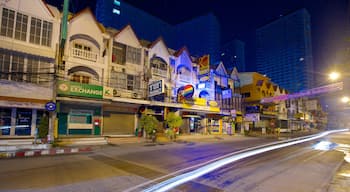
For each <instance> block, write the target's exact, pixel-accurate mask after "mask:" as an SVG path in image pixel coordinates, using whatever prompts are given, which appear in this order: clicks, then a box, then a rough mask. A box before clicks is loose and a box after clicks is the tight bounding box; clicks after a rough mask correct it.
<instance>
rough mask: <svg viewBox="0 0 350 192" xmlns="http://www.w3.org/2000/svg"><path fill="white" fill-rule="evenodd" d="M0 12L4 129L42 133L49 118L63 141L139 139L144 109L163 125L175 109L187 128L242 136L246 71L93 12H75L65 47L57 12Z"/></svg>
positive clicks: (24, 7)
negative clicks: (145, 36)
mask: <svg viewBox="0 0 350 192" xmlns="http://www.w3.org/2000/svg"><path fill="white" fill-rule="evenodd" d="M33 4H35V5H36V6H34V7H33V6H32V5H33ZM0 11H1V15H2V20H1V22H2V23H1V34H0V38H1V39H0V40H1V44H0V53H1V57H0V59H1V60H0V61H1V62H0V68H1V74H0V77H1V80H0V83H1V89H0V109H1V111H0V117H1V125H0V126H1V133H2V135H5V136H29V137H34V136H35V132H36V131H35V130H36V128H37V127H38V122H39V121H40V118H41V117H42V116H43V115H45V114H47V115H50V121H51V123H50V125H51V128H50V130H52V132H50V133H52V134H54V135H55V138H57V137H58V138H63V137H70V136H74V137H91V136H93V137H106V136H132V135H134V134H135V131H136V130H137V129H138V128H139V127H138V126H139V122H138V121H139V118H140V116H141V115H142V114H148V115H154V116H156V117H157V119H158V120H159V121H160V124H159V127H158V128H159V129H160V130H161V129H165V128H166V125H165V124H164V119H165V118H166V115H167V113H168V112H170V111H174V112H176V113H177V114H179V115H180V116H182V118H183V119H184V124H183V126H182V127H181V129H180V133H181V134H191V133H203V134H209V133H213V134H232V133H233V129H232V125H233V124H234V125H236V123H238V122H239V121H238V120H237V119H236V117H237V116H239V115H241V114H242V112H241V111H242V110H241V103H242V100H241V97H240V92H237V89H236V83H237V82H238V75H237V71H230V72H228V71H227V70H226V69H225V67H224V65H223V64H222V63H220V64H219V65H211V63H210V56H209V55H203V56H201V57H193V56H192V55H191V54H190V51H189V50H188V49H187V48H186V47H185V46H184V47H182V48H181V49H179V50H173V49H170V48H168V47H167V45H166V43H165V42H164V40H163V39H162V38H161V37H160V38H158V39H156V40H154V41H153V42H149V41H146V40H140V39H139V38H138V37H137V35H136V34H135V32H134V30H133V28H132V26H131V25H126V26H125V27H123V28H121V29H113V28H105V27H104V26H103V25H102V24H100V23H98V22H97V21H96V19H95V16H94V15H93V13H92V12H91V10H90V9H89V8H86V9H84V10H82V11H80V12H79V13H76V14H74V15H69V19H68V25H67V36H66V39H65V41H63V42H64V44H60V41H59V39H60V24H61V23H60V22H61V20H60V19H61V18H60V17H61V14H60V12H59V11H58V10H57V9H56V8H54V7H52V6H49V5H47V4H45V3H43V2H42V1H40V0H38V1H34V0H30V1H23V0H22V1H20V0H18V1H9V2H6V3H3V4H1V10H0ZM11 22H12V23H11ZM29 26H30V27H29ZM59 48H61V49H59ZM56 64H57V65H56ZM55 69H56V70H55ZM48 103H50V104H52V103H54V104H55V105H56V106H57V107H56V108H55V109H53V110H54V111H55V113H54V114H56V113H57V119H56V120H57V123H53V122H54V121H55V117H54V116H53V117H52V113H51V112H50V113H49V112H48V111H49V109H48V108H47V107H46V108H45V105H46V104H48ZM54 124H56V126H55V127H53V125H54Z"/></svg>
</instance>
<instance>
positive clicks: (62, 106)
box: [57, 100, 102, 135]
mask: <svg viewBox="0 0 350 192" xmlns="http://www.w3.org/2000/svg"><path fill="white" fill-rule="evenodd" d="M101 112H102V105H101V104H99V103H93V102H91V103H86V101H78V100H76V101H75V102H72V101H62V100H60V101H59V113H58V114H57V117H58V119H59V121H58V134H59V135H101V121H102V116H101Z"/></svg>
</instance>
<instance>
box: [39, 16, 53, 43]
mask: <svg viewBox="0 0 350 192" xmlns="http://www.w3.org/2000/svg"><path fill="white" fill-rule="evenodd" d="M42 32H43V33H42V41H41V45H44V46H48V47H50V46H51V39H52V23H50V22H47V21H44V22H43V31H42Z"/></svg>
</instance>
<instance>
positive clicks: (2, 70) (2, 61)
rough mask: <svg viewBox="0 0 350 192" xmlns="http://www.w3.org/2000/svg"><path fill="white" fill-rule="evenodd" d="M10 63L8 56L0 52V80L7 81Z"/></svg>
mask: <svg viewBox="0 0 350 192" xmlns="http://www.w3.org/2000/svg"><path fill="white" fill-rule="evenodd" d="M10 61H11V60H10V55H8V54H6V53H5V52H0V79H6V80H8V79H9V74H10Z"/></svg>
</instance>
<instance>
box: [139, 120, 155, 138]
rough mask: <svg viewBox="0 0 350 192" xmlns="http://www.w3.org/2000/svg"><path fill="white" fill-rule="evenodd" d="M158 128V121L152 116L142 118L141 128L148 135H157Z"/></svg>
mask: <svg viewBox="0 0 350 192" xmlns="http://www.w3.org/2000/svg"><path fill="white" fill-rule="evenodd" d="M157 126H158V120H157V119H156V118H155V117H154V116H152V115H142V116H141V118H140V127H141V128H143V129H145V131H146V133H147V135H150V136H152V135H155V133H156V132H155V130H156V129H157Z"/></svg>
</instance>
